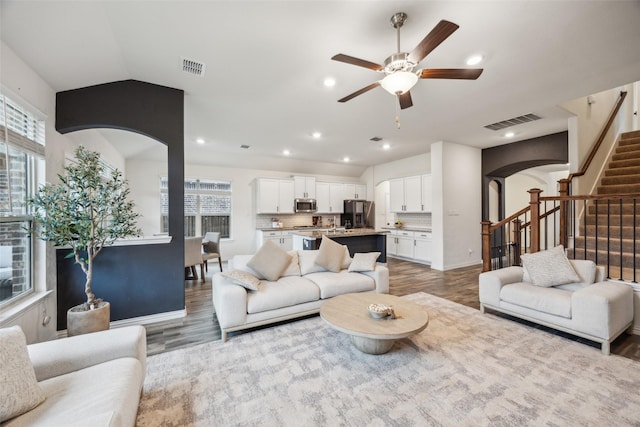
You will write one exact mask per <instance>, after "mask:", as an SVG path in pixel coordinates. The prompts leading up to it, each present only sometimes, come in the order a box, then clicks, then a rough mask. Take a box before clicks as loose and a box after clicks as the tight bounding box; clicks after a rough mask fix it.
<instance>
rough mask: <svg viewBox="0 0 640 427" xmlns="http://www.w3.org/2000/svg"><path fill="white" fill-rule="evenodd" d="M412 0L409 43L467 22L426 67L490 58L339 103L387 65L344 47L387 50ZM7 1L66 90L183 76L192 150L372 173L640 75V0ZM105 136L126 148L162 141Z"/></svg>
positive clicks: (44, 67) (486, 135) (12, 21)
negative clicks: (460, 72)
mask: <svg viewBox="0 0 640 427" xmlns="http://www.w3.org/2000/svg"><path fill="white" fill-rule="evenodd" d="M399 11H403V12H405V13H407V14H408V20H407V22H406V23H405V25H404V27H403V28H402V30H401V49H402V50H403V51H411V50H412V49H413V47H414V46H415V45H416V44H417V43H418V42H419V41H420V40H422V38H423V37H424V36H425V35H426V34H427V33H428V32H429V31H431V29H432V28H433V27H434V26H435V25H436V24H437V23H438V22H439V21H440V20H442V19H446V20H448V21H452V22H454V23H456V24H458V25H459V26H460V28H459V29H458V30H457V31H456V32H454V33H453V35H451V36H450V37H449V38H447V39H446V40H445V41H444V42H443V43H442V44H441V45H440V46H438V47H437V48H436V49H435V50H434V51H433V52H432V53H430V54H429V55H428V56H427V57H426V59H425V60H423V61H422V62H421V63H420V67H419V68H466V67H468V66H467V65H466V64H465V60H466V59H467V58H468V57H469V56H470V55H472V54H481V55H482V56H483V58H484V60H483V62H482V63H481V64H479V65H478V66H476V67H481V68H484V73H483V74H482V75H481V76H480V78H479V79H478V80H475V81H473V80H472V81H467V80H440V79H433V80H420V81H419V82H418V83H417V85H416V86H415V87H414V88H413V89H412V91H411V93H412V97H413V104H414V106H413V107H411V108H409V109H406V110H401V111H398V107H397V101H396V99H395V97H394V96H393V95H390V94H389V93H387V92H385V91H384V90H383V89H382V88H377V89H374V90H372V91H370V92H367V93H365V94H363V95H361V96H359V97H357V98H354V99H352V100H350V101H349V102H346V103H338V102H337V100H338V99H339V98H342V97H344V96H346V95H348V94H350V93H352V92H354V91H356V90H358V89H360V88H362V87H364V86H366V85H368V84H370V83H373V82H375V81H377V80H379V79H380V78H381V77H382V76H381V75H380V74H378V73H376V72H374V71H371V70H367V69H365V68H362V67H356V66H353V65H348V64H344V63H340V62H336V61H332V60H331V59H330V58H331V57H332V56H333V55H335V54H337V53H343V54H347V55H351V56H355V57H358V58H363V59H367V60H369V61H373V62H376V63H383V62H384V60H385V58H386V57H387V56H389V55H391V54H392V53H394V52H395V51H396V30H395V29H394V28H393V27H392V26H391V24H390V23H389V19H390V17H391V16H392V15H393V14H394V13H395V12H399ZM0 13H1V22H0V24H1V37H2V40H3V42H4V43H5V44H6V46H8V47H9V48H10V49H12V50H13V51H14V52H15V53H16V54H17V55H18V56H19V57H21V58H22V60H24V61H25V62H26V63H27V64H28V65H29V66H31V67H32V68H33V69H34V70H35V71H36V72H37V73H38V74H39V75H40V76H41V77H42V78H43V79H44V80H45V81H46V82H47V83H48V84H49V85H50V86H51V87H52V88H53V89H54V90H55V91H62V90H68V89H74V88H79V87H84V86H88V85H94V84H100V83H105V82H110V81H116V80H124V79H137V80H143V81H147V82H151V83H155V84H159V85H165V86H170V87H174V88H178V89H183V90H184V91H185V125H186V128H185V150H186V153H185V155H186V159H187V161H188V162H191V163H198V164H216V165H223V166H242V167H260V168H264V169H270V168H276V169H277V168H280V169H284V170H289V171H293V172H296V171H301V172H303V171H307V172H312V173H320V174H322V173H325V174H332V173H336V174H344V175H353V176H358V175H359V174H360V173H362V171H363V170H364V169H365V168H366V167H367V166H370V165H374V164H380V163H384V162H389V161H392V160H396V159H401V158H405V157H408V156H412V155H416V154H419V153H424V152H426V151H428V150H429V145H430V144H431V143H432V142H435V141H441V140H445V141H451V142H457V143H461V144H467V145H472V146H476V147H490V146H495V145H499V144H504V143H507V142H512V141H517V140H522V139H528V138H533V137H536V136H541V135H545V134H549V133H554V132H558V131H562V130H566V128H567V117H569V114H568V113H567V112H566V111H564V110H563V109H561V108H559V107H558V104H560V103H562V102H565V101H568V100H571V99H575V98H578V97H581V96H586V95H589V94H593V93H597V92H600V91H602V90H606V89H611V88H615V87H618V86H620V85H624V84H627V83H631V82H634V81H638V80H640V49H639V48H638V43H639V42H640V2H638V1H602V2H597V1H534V2H533V1H495V2H489V1H469V2H463V1H304V0H300V1H269V0H263V1H242V0H240V1H206V0H204V1H202V0H201V1H188V0H181V1H178V0H174V1H153V0H147V1H57V0H49V1H33V0H32V1H24V0H20V1H15V0H2V1H1V9H0ZM0 54H1V52H0ZM0 59H1V58H0ZM183 59H189V60H194V61H197V62H200V63H202V64H204V65H205V71H204V74H203V75H202V76H194V75H193V74H189V73H186V72H184V71H183V70H182V61H183ZM327 77H331V78H333V79H335V81H336V84H335V86H333V87H326V86H325V85H324V84H323V82H324V80H325V78H327ZM0 78H1V76H0ZM528 113H535V114H537V115H539V116H540V117H542V119H541V120H538V121H535V122H531V123H526V124H521V125H517V126H514V127H513V128H511V129H512V130H513V131H514V132H515V133H516V135H515V137H514V138H513V139H506V138H504V136H503V134H504V132H503V131H493V130H488V129H486V128H485V127H484V126H485V125H489V124H491V123H494V122H498V121H502V120H506V119H509V118H512V117H516V116H520V115H523V114H528ZM396 115H398V117H399V121H400V128H399V129H398V128H397V125H396V122H395V117H396ZM314 132H321V134H322V135H321V136H320V137H319V138H314V137H313V136H312V134H313V133H314ZM103 135H104V136H105V138H108V139H110V140H111V141H113V143H114V145H116V146H119V147H121V149H122V150H123V152H124V153H125V155H126V156H133V157H136V156H137V157H140V158H155V157H156V156H157V155H158V154H157V153H156V152H157V150H156V149H155V144H153V143H148V142H145V141H141V140H140V138H133V137H132V136H131V135H129V134H122V133H119V132H106V131H105V132H104V133H103ZM372 137H379V138H382V140H381V141H377V142H374V141H371V140H370V139H371V138H372ZM199 138H202V139H203V140H204V144H198V143H197V142H196V140H197V139H199ZM384 143H388V144H389V146H390V148H389V149H384V148H383V144H384ZM243 145H246V146H249V148H241V147H242V146H243ZM283 150H289V152H290V154H289V155H288V156H285V155H283ZM344 157H349V158H350V162H349V163H348V165H346V164H345V163H344V162H343V159H344Z"/></svg>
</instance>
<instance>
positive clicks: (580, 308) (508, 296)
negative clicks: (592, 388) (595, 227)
mask: <svg viewBox="0 0 640 427" xmlns="http://www.w3.org/2000/svg"><path fill="white" fill-rule="evenodd" d="M570 262H571V265H572V266H573V268H574V269H575V271H576V273H577V274H578V276H579V277H580V279H582V280H583V281H582V282H577V283H571V284H564V285H558V286H551V287H541V286H536V285H534V284H533V283H531V282H530V279H529V278H527V277H525V274H524V273H525V272H524V270H523V267H518V266H513V267H507V268H502V269H499V270H494V271H488V272H485V273H481V274H480V278H479V297H480V310H481V311H482V312H483V313H484V312H485V309H486V308H489V309H492V310H496V311H499V312H502V313H506V314H509V315H511V316H515V317H519V318H521V319H524V320H528V321H531V322H534V323H538V324H541V325H544V326H548V327H550V328H554V329H557V330H560V331H563V332H567V333H570V334H572V335H576V336H579V337H583V338H586V339H588V340H591V341H595V342H598V343H601V345H602V346H601V348H602V353H604V354H605V355H606V354H609V352H610V343H611V342H612V341H613V340H615V339H616V338H617V337H618V336H619V335H620V334H621V333H622V332H624V331H625V330H626V329H627V328H628V327H629V326H631V324H632V323H633V290H632V289H631V287H630V286H628V285H626V284H624V283H617V282H612V281H606V280H605V278H604V277H605V276H604V268H603V267H596V266H595V264H594V263H593V262H591V261H585V260H570ZM593 269H595V274H593V271H592V270H593ZM590 271H591V277H593V279H586V280H585V279H584V278H585V277H588V276H589V275H590V274H589V272H590Z"/></svg>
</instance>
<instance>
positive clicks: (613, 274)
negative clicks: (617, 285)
mask: <svg viewBox="0 0 640 427" xmlns="http://www.w3.org/2000/svg"><path fill="white" fill-rule="evenodd" d="M604 267H605V269H606V266H604ZM605 275H606V277H608V278H611V279H615V280H622V281H625V282H629V283H638V281H639V280H640V271H639V270H638V269H636V270H635V272H634V270H633V269H631V268H623V269H622V273H621V272H620V267H618V266H614V265H611V266H609V268H608V271H607V272H606V273H605Z"/></svg>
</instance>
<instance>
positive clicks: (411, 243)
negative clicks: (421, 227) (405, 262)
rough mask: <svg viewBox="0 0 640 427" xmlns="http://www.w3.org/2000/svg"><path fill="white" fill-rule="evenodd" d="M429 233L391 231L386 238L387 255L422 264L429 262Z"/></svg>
mask: <svg viewBox="0 0 640 427" xmlns="http://www.w3.org/2000/svg"><path fill="white" fill-rule="evenodd" d="M431 251H432V248H431V232H422V231H408V230H391V231H390V232H389V235H388V236H387V255H390V256H392V257H393V256H395V257H399V258H406V259H409V260H415V261H419V262H424V263H430V262H431V259H432V257H431V253H432V252H431Z"/></svg>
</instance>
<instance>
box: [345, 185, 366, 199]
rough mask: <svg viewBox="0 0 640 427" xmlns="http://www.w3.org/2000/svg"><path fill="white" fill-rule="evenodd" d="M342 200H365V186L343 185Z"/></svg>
mask: <svg viewBox="0 0 640 427" xmlns="http://www.w3.org/2000/svg"><path fill="white" fill-rule="evenodd" d="M344 198H345V200H348V199H358V200H367V185H366V184H344Z"/></svg>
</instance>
